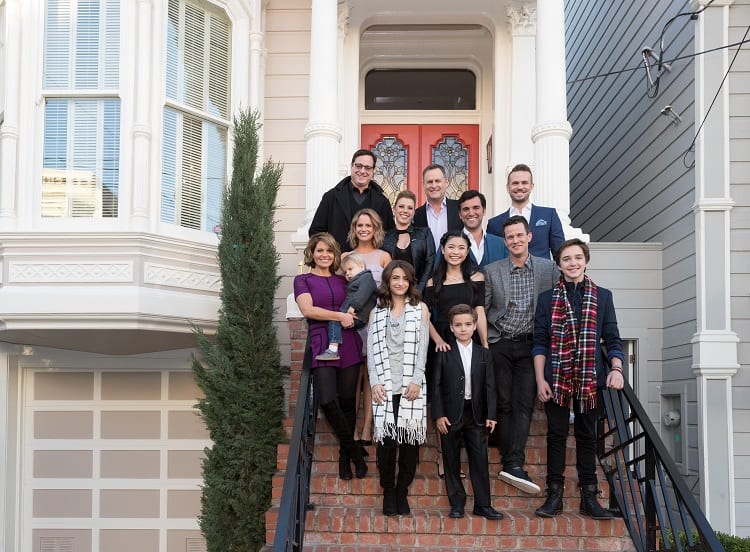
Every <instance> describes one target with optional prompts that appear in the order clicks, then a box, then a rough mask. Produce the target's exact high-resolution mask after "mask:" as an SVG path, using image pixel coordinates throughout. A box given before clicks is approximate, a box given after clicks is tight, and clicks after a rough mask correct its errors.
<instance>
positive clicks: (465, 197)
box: [458, 190, 508, 266]
mask: <svg viewBox="0 0 750 552" xmlns="http://www.w3.org/2000/svg"><path fill="white" fill-rule="evenodd" d="M486 212H487V199H486V198H485V197H484V194H482V193H480V192H478V191H477V190H466V191H465V192H464V193H462V194H461V197H459V198H458V215H459V216H460V217H461V222H462V223H463V225H464V234H466V235H467V236H469V243H470V244H471V250H470V251H469V255H470V256H471V258H472V259H473V260H474V262H476V263H477V265H479V266H486V265H488V264H490V263H494V262H495V261H499V260H500V259H502V258H504V257H507V256H508V250H507V249H506V247H505V242H504V241H503V240H502V239H501V238H499V237H497V236H493V235H492V234H488V233H487V232H485V231H484V229H483V228H482V222H483V221H484V214H485V213H486Z"/></svg>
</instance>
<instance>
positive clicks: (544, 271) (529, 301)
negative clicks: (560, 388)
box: [484, 215, 559, 494]
mask: <svg viewBox="0 0 750 552" xmlns="http://www.w3.org/2000/svg"><path fill="white" fill-rule="evenodd" d="M503 235H504V240H505V245H506V246H507V248H508V251H509V252H510V256H509V257H506V258H505V259H502V260H500V261H495V262H494V263H490V264H489V265H487V266H485V267H484V274H485V288H484V289H485V310H486V312H487V337H488V341H489V342H490V352H491V353H492V361H493V365H494V369H495V389H497V415H498V424H497V428H496V430H495V431H497V432H498V435H497V438H498V440H499V442H498V444H499V448H500V454H501V455H502V462H503V469H502V470H501V471H500V472H499V473H498V474H497V475H498V477H499V478H500V479H502V480H503V481H505V482H506V483H508V484H510V485H513V486H514V487H517V488H518V489H520V490H521V491H523V492H526V493H531V494H535V493H538V492H539V491H540V490H541V489H540V487H539V485H537V484H536V483H534V482H533V481H532V480H531V478H530V477H529V475H528V473H526V471H524V469H523V466H524V463H525V461H526V454H525V451H526V439H527V438H528V436H529V426H530V424H531V412H532V410H533V408H534V398H535V396H536V379H535V377H534V364H533V360H532V357H531V346H532V344H533V343H532V342H533V337H534V335H533V331H534V312H535V310H536V301H537V297H539V294H540V293H542V292H543V291H547V290H548V289H551V288H552V286H553V285H554V283H555V281H556V280H557V277H558V276H559V271H558V269H557V266H556V265H555V263H554V262H553V261H551V260H549V259H545V258H542V257H534V256H532V255H530V254H529V242H530V241H531V232H529V223H528V222H527V221H526V219H525V218H524V217H522V216H520V215H515V216H512V217H510V218H508V220H506V221H505V222H504V223H503Z"/></svg>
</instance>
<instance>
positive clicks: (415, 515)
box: [266, 321, 635, 552]
mask: <svg viewBox="0 0 750 552" xmlns="http://www.w3.org/2000/svg"><path fill="white" fill-rule="evenodd" d="M290 330H291V332H292V338H293V350H294V347H295V346H296V347H299V348H300V350H301V348H302V347H303V345H304V336H305V332H304V331H303V330H304V328H303V327H302V326H299V321H293V322H290ZM297 360H301V356H299V359H297ZM292 364H293V365H292V376H291V380H290V389H289V404H290V410H292V411H293V408H294V407H293V405H295V404H296V400H297V392H298V381H299V375H298V374H299V370H300V367H299V363H298V362H293V363H292ZM295 378H296V379H295ZM293 416H294V413H293V412H290V417H289V418H288V419H287V420H286V421H285V424H284V427H285V429H286V430H287V434H288V435H291V426H292V421H293ZM429 417H430V413H429V410H428V418H429ZM546 431H547V424H546V419H545V416H544V412H543V410H542V409H541V407H540V406H539V405H537V408H536V409H535V411H534V415H533V418H532V424H531V430H530V436H529V439H528V442H527V447H526V466H524V468H525V469H526V470H527V471H528V472H529V475H530V476H531V478H532V479H533V480H534V481H535V482H536V483H537V484H538V485H540V486H541V487H544V484H545V476H546V462H547V450H546V438H545V435H546ZM571 433H572V428H571ZM437 441H438V437H437V434H436V432H435V430H434V428H433V427H432V423H431V422H430V427H429V430H428V433H427V442H426V443H425V445H423V446H422V447H421V448H420V462H419V466H418V468H417V476H416V479H415V481H414V482H413V483H412V485H411V487H410V488H409V504H410V505H411V509H412V514H411V515H409V516H394V517H386V516H383V514H382V490H381V488H380V482H379V477H378V472H377V467H376V466H375V449H376V447H375V446H371V447H367V449H368V451H369V453H370V456H369V457H368V467H369V473H368V474H367V477H365V478H364V479H356V478H355V479H353V480H351V481H341V480H340V479H339V477H338V456H339V453H338V448H339V447H338V442H337V440H336V437H335V436H334V435H333V434H332V433H331V431H330V428H329V426H328V423H327V422H326V420H325V418H324V417H323V416H322V415H321V416H320V417H319V419H318V422H317V426H316V443H315V450H314V458H315V461H314V464H313V468H312V474H311V480H310V502H311V503H312V504H313V505H314V506H313V509H312V510H310V511H308V512H307V517H306V523H305V540H304V550H305V551H306V552H307V551H312V552H375V551H377V552H389V551H391V552H400V551H404V552H405V551H407V550H408V551H409V552H428V551H429V552H448V551H464V550H466V551H469V550H471V551H475V550H524V551H525V552H542V551H549V550H594V551H632V550H634V549H635V547H634V546H633V543H632V541H631V540H630V537H629V536H628V533H627V530H626V529H625V526H624V524H623V522H622V520H619V519H616V520H612V521H595V520H592V519H589V518H587V517H584V516H581V515H580V514H579V513H578V507H579V501H580V497H579V491H578V478H577V475H576V471H575V448H574V440H573V437H572V436H571V437H569V440H568V450H567V454H566V464H567V466H568V467H567V469H566V482H565V491H564V498H563V513H562V514H561V515H559V516H557V517H555V518H552V519H544V518H539V517H537V516H535V515H534V510H535V509H536V508H538V507H539V506H540V505H541V504H542V503H543V501H544V495H543V493H540V494H539V495H536V496H531V495H527V494H525V493H522V492H520V491H519V490H517V489H516V488H515V487H512V486H509V485H507V484H506V483H504V482H503V481H500V480H498V479H497V477H496V474H497V472H498V471H499V470H500V468H501V465H500V455H499V453H498V450H497V448H495V447H490V449H489V463H490V465H489V470H490V492H491V497H492V504H493V506H494V507H495V509H497V510H499V511H501V512H502V513H503V514H504V515H505V518H504V519H503V520H500V521H489V520H486V519H484V518H483V517H479V516H474V515H472V513H471V510H472V508H473V500H472V495H473V493H472V491H471V482H470V480H469V479H468V478H467V479H466V480H465V481H464V486H465V488H466V491H467V494H468V495H469V497H468V499H467V503H466V516H465V517H464V518H463V519H458V520H456V519H452V518H450V517H448V512H449V510H450V507H449V504H448V498H447V496H446V492H445V482H444V480H442V479H440V478H438V476H437V465H436V460H437V458H438V448H437ZM288 450H289V446H288V445H281V446H279V450H278V456H277V466H278V469H279V471H278V472H277V474H276V475H275V476H274V480H273V489H272V493H273V494H272V497H273V502H272V504H273V507H272V508H271V509H270V510H269V511H268V512H267V513H266V529H267V542H268V543H272V542H273V538H274V536H275V528H276V521H277V517H278V505H279V503H280V501H281V491H282V487H283V481H284V475H285V472H284V470H285V469H286V457H287V454H288ZM463 459H464V462H463V469H464V471H465V472H466V473H467V475H468V464H467V462H466V461H465V460H466V456H465V453H464V456H463ZM600 486H601V488H602V491H604V493H605V498H603V499H602V500H601V502H602V504H603V505H605V506H606V505H607V502H608V500H607V498H606V492H607V491H608V489H607V485H606V484H605V483H604V478H603V477H602V476H601V473H600ZM271 548H272V547H271V546H267V547H266V549H268V550H271Z"/></svg>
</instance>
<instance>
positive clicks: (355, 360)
mask: <svg viewBox="0 0 750 552" xmlns="http://www.w3.org/2000/svg"><path fill="white" fill-rule="evenodd" d="M303 293H309V294H310V295H311V296H312V300H313V305H314V306H316V307H321V308H323V309H328V310H332V311H336V312H339V309H340V308H341V305H342V304H343V303H344V300H345V299H346V280H345V279H344V277H343V276H339V275H338V274H334V275H333V276H318V275H317V274H313V273H307V274H299V275H297V276H295V277H294V298H295V299H296V298H297V297H299V296H300V295H302V294H303ZM307 327H308V333H309V336H310V348H311V349H312V354H313V361H312V367H313V368H317V367H318V366H335V367H337V368H348V367H349V366H353V365H355V364H360V363H361V362H362V339H360V337H359V334H358V333H357V332H356V331H355V330H354V329H353V328H343V340H342V343H341V345H339V357H340V360H334V361H320V360H315V357H316V356H318V355H319V354H321V353H323V352H324V351H325V350H326V348H328V321H325V320H310V319H308V320H307Z"/></svg>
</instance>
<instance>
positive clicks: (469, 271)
mask: <svg viewBox="0 0 750 552" xmlns="http://www.w3.org/2000/svg"><path fill="white" fill-rule="evenodd" d="M451 238H461V239H463V240H464V241H465V242H466V247H467V252H466V258H465V259H464V262H462V263H461V275H462V276H463V278H464V281H466V282H469V287H470V288H471V295H472V296H471V300H472V304H474V301H475V300H476V293H477V286H476V283H474V281H473V280H472V279H471V277H472V276H473V275H474V274H476V273H477V272H479V267H478V266H477V263H476V262H475V261H474V259H472V258H471V242H470V241H469V237H468V236H467V235H466V234H464V233H463V230H451V231H450V232H446V233H445V234H443V237H442V238H440V249H443V248H444V247H445V244H446V243H448V240H450V239H451ZM447 274H448V262H447V261H446V260H445V255H441V256H440V262H439V263H438V265H437V266H436V267H435V272H433V273H432V284H433V286H435V294H434V297H435V303H437V301H438V298H439V297H440V290H442V289H443V283H444V282H445V277H446V275H447ZM430 306H433V305H430Z"/></svg>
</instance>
